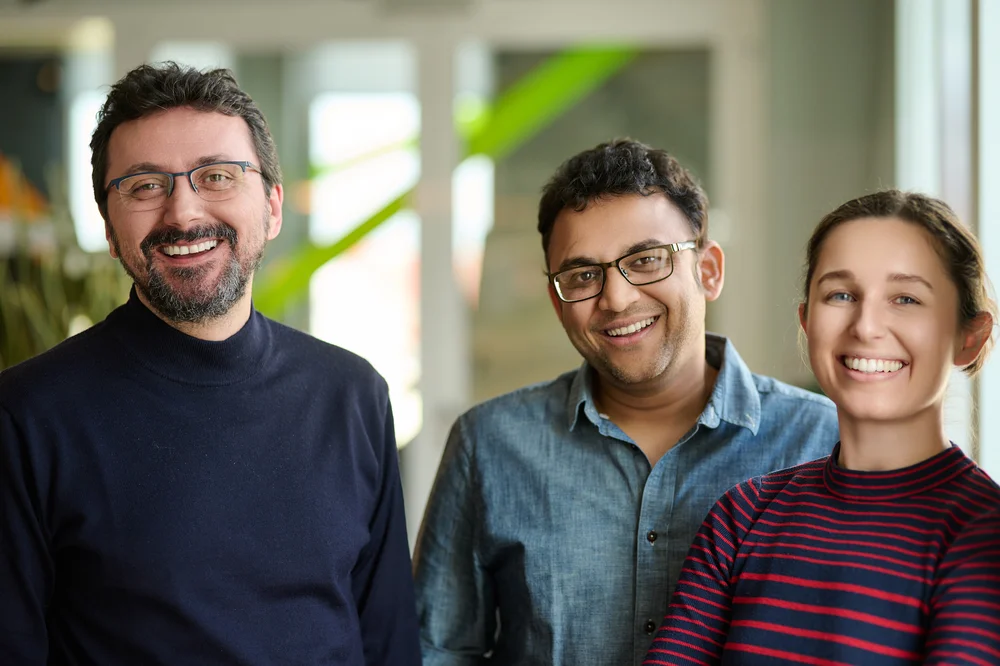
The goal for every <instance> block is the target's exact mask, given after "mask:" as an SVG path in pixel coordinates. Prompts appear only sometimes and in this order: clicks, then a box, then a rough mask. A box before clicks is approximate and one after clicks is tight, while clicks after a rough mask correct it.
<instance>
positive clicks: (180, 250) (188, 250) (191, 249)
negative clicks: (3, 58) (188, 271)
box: [163, 240, 219, 257]
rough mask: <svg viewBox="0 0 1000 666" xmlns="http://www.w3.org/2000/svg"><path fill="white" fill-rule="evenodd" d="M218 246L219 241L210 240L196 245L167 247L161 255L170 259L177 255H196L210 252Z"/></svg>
mask: <svg viewBox="0 0 1000 666" xmlns="http://www.w3.org/2000/svg"><path fill="white" fill-rule="evenodd" d="M218 244H219V241H217V240H210V241H205V242H204V243H198V244H197V245H168V246H166V247H165V248H163V253H164V254H166V255H168V256H171V257H176V256H178V255H184V254H198V253H199V252H204V251H206V250H211V249H212V248H213V247H215V246H216V245H218Z"/></svg>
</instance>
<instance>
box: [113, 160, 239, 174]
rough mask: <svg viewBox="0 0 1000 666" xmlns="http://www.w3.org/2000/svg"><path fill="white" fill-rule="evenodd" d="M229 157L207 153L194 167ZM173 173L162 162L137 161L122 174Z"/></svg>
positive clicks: (196, 161)
mask: <svg viewBox="0 0 1000 666" xmlns="http://www.w3.org/2000/svg"><path fill="white" fill-rule="evenodd" d="M228 161H229V158H228V157H226V156H225V155H205V156H204V157H199V158H198V159H197V160H195V162H194V166H192V167H191V168H192V169H197V168H198V167H202V166H205V165H206V164H212V163H213V162H228ZM150 171H152V172H154V173H173V172H172V171H168V170H167V169H166V168H165V167H164V166H163V165H162V164H156V163H155V162H136V163H135V164H133V165H131V166H129V168H128V169H126V170H125V172H124V173H123V174H122V175H124V176H131V175H134V174H137V173H148V172H150Z"/></svg>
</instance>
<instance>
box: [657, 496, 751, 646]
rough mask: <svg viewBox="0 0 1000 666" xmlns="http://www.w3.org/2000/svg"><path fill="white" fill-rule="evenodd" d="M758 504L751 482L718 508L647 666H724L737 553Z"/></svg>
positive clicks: (688, 563) (694, 550)
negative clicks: (722, 659) (719, 665)
mask: <svg viewBox="0 0 1000 666" xmlns="http://www.w3.org/2000/svg"><path fill="white" fill-rule="evenodd" d="M757 498H759V492H758V487H757V485H755V483H754V480H753V479H751V480H750V481H745V482H744V483H741V484H740V485H738V486H736V487H734V488H732V489H731V490H729V492H727V493H726V494H725V495H723V496H722V498H721V499H720V500H719V501H718V502H716V503H715V506H714V507H713V508H712V510H711V511H710V512H709V514H708V517H707V518H705V522H703V523H702V525H701V529H699V530H698V534H697V535H696V536H695V539H694V543H692V544H691V550H690V551H689V552H688V556H687V560H685V562H684V567H683V568H682V569H681V575H680V578H679V579H678V581H677V588H676V589H675V591H674V596H673V599H672V600H671V603H670V608H669V609H668V610H667V615H666V617H665V618H664V620H663V624H661V625H660V629H659V630H658V631H657V632H656V636H655V637H654V639H653V644H652V646H651V647H650V649H649V653H648V654H647V655H646V660H645V661H644V662H643V664H644V666H661V665H663V664H685V665H687V664H698V665H705V666H709V665H715V664H718V663H719V662H720V660H721V658H722V652H723V650H724V648H725V644H726V635H727V634H728V632H729V621H730V616H731V612H732V599H733V597H732V585H733V584H734V583H735V581H734V580H733V571H734V564H735V560H736V553H737V551H738V550H739V547H740V544H741V543H742V541H743V539H744V538H745V537H746V535H747V532H748V531H749V530H750V528H751V527H752V524H753V516H754V515H756V509H755V504H756V502H755V500H756V499H757Z"/></svg>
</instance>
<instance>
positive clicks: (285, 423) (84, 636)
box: [0, 292, 420, 666]
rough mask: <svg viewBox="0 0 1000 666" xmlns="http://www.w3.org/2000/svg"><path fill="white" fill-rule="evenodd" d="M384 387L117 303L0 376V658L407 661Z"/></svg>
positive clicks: (255, 317) (270, 334)
mask: <svg viewBox="0 0 1000 666" xmlns="http://www.w3.org/2000/svg"><path fill="white" fill-rule="evenodd" d="M419 662H420V656H419V648H418V641H417V621H416V611H415V605H414V599H413V589H412V579H411V573H410V557H409V549H408V547H407V541H406V532H405V521H404V518H403V504H402V494H401V489H400V484H399V471H398V466H397V456H396V446H395V438H394V435H393V424H392V414H391V410H390V406H389V400H388V394H387V390H386V385H385V382H384V381H383V380H382V378H381V377H379V376H378V374H377V373H376V372H375V371H374V370H373V369H372V368H371V366H370V365H369V364H368V363H367V362H365V361H364V360H362V359H361V358H359V357H357V356H355V355H354V354H351V353H349V352H347V351H344V350H342V349H338V348H336V347H333V346H331V345H328V344H326V343H324V342H321V341H319V340H316V339H314V338H312V337H309V336H308V335H305V334H303V333H300V332H298V331H295V330H293V329H290V328H288V327H285V326H282V325H280V324H277V323H275V322H273V321H271V320H269V319H267V318H265V317H263V316H262V315H260V314H259V313H257V312H256V311H255V312H254V313H253V314H252V315H251V317H250V319H249V321H248V322H247V324H246V325H245V326H244V327H243V328H242V329H241V330H240V331H239V332H238V333H236V334H235V335H233V336H232V337H230V338H229V339H227V340H224V341H222V342H206V341H203V340H198V339H196V338H192V337H190V336H187V335H185V334H183V333H181V332H179V331H177V330H176V329H174V328H172V327H171V326H168V325H167V324H165V323H164V322H162V321H161V320H160V319H159V318H157V317H156V316H155V315H154V314H153V313H152V312H150V311H149V310H148V309H147V308H146V307H145V306H144V305H142V303H141V302H140V301H139V300H138V299H137V298H136V296H135V293H134V292H133V294H132V296H131V298H130V299H129V302H128V303H127V304H125V305H124V306H122V307H120V308H118V309H117V310H115V311H114V312H113V313H111V315H109V316H108V318H107V319H106V320H105V321H103V322H102V323H100V324H98V325H96V326H94V327H93V328H91V329H89V330H88V331H86V332H84V333H82V334H80V335H77V336H75V337H73V338H71V339H69V340H67V341H66V342H64V343H63V344H61V345H59V346H58V347H56V348H54V349H53V350H51V351H49V352H47V353H45V354H42V355H40V356H38V357H36V358H34V359H32V360H30V361H27V362H25V363H22V364H20V365H18V366H15V367H13V368H11V369H9V370H6V371H4V372H3V373H0V664H3V665H4V666H26V665H28V664H31V665H38V664H46V663H49V664H74V665H75V664H101V665H102V666H105V665H112V666H113V665H117V664H123V665H125V664H127V665H130V666H131V665H135V664H144V665H154V664H157V665H158V664H184V665H185V666H195V665H198V664H253V665H256V664H310V665H312V664H386V663H392V664H404V665H405V664H419Z"/></svg>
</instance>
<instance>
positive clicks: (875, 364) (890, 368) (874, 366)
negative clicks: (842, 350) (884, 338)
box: [840, 356, 909, 375]
mask: <svg viewBox="0 0 1000 666" xmlns="http://www.w3.org/2000/svg"><path fill="white" fill-rule="evenodd" d="M840 363H841V364H842V365H843V366H844V367H846V368H848V369H850V370H854V371H856V372H863V373H865V374H868V375H874V374H879V373H881V374H888V373H892V372H896V371H898V370H901V369H902V368H904V367H905V366H907V365H909V364H907V363H904V362H903V361H898V360H885V359H881V358H862V357H859V356H841V357H840Z"/></svg>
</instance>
